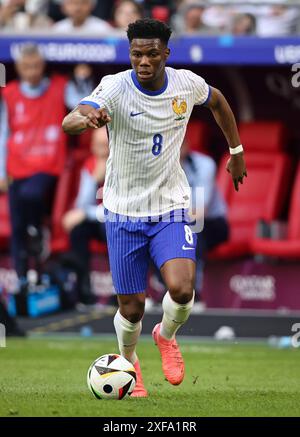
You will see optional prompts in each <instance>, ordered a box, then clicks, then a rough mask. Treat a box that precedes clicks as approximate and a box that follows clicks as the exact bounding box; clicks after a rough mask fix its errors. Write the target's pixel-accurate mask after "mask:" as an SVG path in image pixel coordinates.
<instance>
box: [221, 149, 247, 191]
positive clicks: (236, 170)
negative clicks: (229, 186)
mask: <svg viewBox="0 0 300 437" xmlns="http://www.w3.org/2000/svg"><path fill="white" fill-rule="evenodd" d="M226 170H227V171H228V173H230V174H231V177H232V180H233V184H234V188H235V190H236V191H239V184H242V183H243V179H244V176H246V177H247V169H246V164H245V160H244V153H243V152H241V153H237V154H236V155H231V156H230V158H229V159H228V161H227V165H226Z"/></svg>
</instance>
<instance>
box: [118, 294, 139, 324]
mask: <svg viewBox="0 0 300 437" xmlns="http://www.w3.org/2000/svg"><path fill="white" fill-rule="evenodd" d="M131 296H132V297H131V299H119V305H120V312H121V314H122V316H123V317H125V319H126V320H128V321H129V322H131V323H137V322H139V321H140V320H141V319H142V317H143V315H144V309H145V299H144V297H143V296H142V295H141V296H139V295H131ZM133 296H134V297H133Z"/></svg>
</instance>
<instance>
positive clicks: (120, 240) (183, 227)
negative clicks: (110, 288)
mask: <svg viewBox="0 0 300 437" xmlns="http://www.w3.org/2000/svg"><path fill="white" fill-rule="evenodd" d="M166 220H167V221H166ZM189 224H190V220H189V217H188V213H187V211H186V210H183V209H179V210H174V211H172V212H171V213H167V214H165V215H163V216H159V217H155V218H153V217H146V218H144V217H143V218H139V217H127V216H123V215H119V214H115V213H112V212H111V211H108V210H107V209H105V227H106V236H107V246H108V255H109V263H110V269H111V273H112V279H113V284H114V287H115V290H116V292H117V294H134V293H142V292H144V291H145V290H146V286H147V273H148V267H149V262H150V258H152V260H153V262H154V263H155V265H156V267H157V268H158V269H160V268H161V267H162V266H163V264H164V263H165V262H166V261H168V260H170V259H174V258H189V259H192V260H194V261H196V243H197V234H195V233H193V232H192V230H191V228H190V226H189Z"/></svg>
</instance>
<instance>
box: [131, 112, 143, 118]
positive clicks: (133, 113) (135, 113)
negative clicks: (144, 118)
mask: <svg viewBox="0 0 300 437" xmlns="http://www.w3.org/2000/svg"><path fill="white" fill-rule="evenodd" d="M141 114H145V112H133V111H131V112H130V117H136V116H137V115H141Z"/></svg>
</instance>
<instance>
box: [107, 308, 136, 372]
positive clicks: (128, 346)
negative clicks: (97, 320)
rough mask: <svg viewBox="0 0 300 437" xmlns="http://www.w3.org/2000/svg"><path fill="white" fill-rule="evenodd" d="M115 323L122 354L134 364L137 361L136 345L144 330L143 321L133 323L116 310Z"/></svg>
mask: <svg viewBox="0 0 300 437" xmlns="http://www.w3.org/2000/svg"><path fill="white" fill-rule="evenodd" d="M114 325H115V330H116V333H117V338H118V343H119V349H120V354H121V355H122V356H123V357H124V358H126V359H127V360H128V361H130V362H131V363H132V364H134V363H135V362H136V361H137V355H136V353H135V346H136V344H137V341H138V338H139V336H140V333H141V330H142V322H141V321H139V322H137V323H131V322H129V320H127V319H125V317H123V316H122V314H121V313H120V310H118V311H117V312H116V315H115V317H114Z"/></svg>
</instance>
